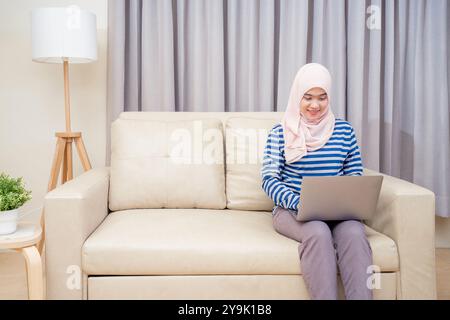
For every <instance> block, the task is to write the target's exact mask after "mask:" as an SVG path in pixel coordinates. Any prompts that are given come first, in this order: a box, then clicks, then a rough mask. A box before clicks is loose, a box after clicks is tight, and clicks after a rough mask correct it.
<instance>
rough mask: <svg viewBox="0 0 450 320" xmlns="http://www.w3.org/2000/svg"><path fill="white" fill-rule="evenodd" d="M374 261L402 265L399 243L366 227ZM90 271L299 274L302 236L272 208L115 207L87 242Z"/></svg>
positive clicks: (85, 260) (385, 266)
mask: <svg viewBox="0 0 450 320" xmlns="http://www.w3.org/2000/svg"><path fill="white" fill-rule="evenodd" d="M366 231H367V234H368V239H369V242H370V245H371V248H372V252H373V260H374V264H375V265H377V266H379V267H380V269H381V271H382V272H389V271H397V270H398V254H397V249H396V246H395V243H394V241H393V240H391V239H390V238H388V237H387V236H385V235H383V234H381V233H378V232H376V231H374V230H372V229H370V228H368V227H367V228H366ZM82 266H83V270H84V272H86V273H87V274H89V275H176V274H178V275H180V274H185V275H198V274H207V275H212V274H216V275H217V274H301V268H300V262H299V257H298V242H296V241H294V240H292V239H290V238H287V237H285V236H283V235H281V234H279V233H277V232H276V231H275V229H274V228H273V226H272V216H271V213H269V212H261V211H259V212H258V211H237V210H228V209H226V210H206V209H145V210H126V211H118V212H113V213H111V214H109V215H108V216H107V218H106V219H105V220H104V221H103V222H102V224H101V225H100V226H99V228H98V229H97V230H95V231H94V233H93V234H92V235H90V236H89V238H88V239H87V240H86V242H85V243H84V246H83V249H82Z"/></svg>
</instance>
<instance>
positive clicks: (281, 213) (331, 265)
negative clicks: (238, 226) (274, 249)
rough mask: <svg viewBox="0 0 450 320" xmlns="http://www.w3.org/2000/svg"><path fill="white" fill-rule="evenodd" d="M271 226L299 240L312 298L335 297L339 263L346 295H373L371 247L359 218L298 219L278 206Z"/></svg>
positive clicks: (307, 284)
mask: <svg viewBox="0 0 450 320" xmlns="http://www.w3.org/2000/svg"><path fill="white" fill-rule="evenodd" d="M273 226H274V228H275V230H276V231H277V232H278V233H280V234H282V235H284V236H286V237H289V238H291V239H293V240H296V241H298V242H300V244H299V246H298V253H299V257H300V264H301V268H302V273H303V279H304V280H305V283H306V286H307V288H308V292H309V295H310V297H311V299H337V268H338V267H339V273H340V275H341V279H342V282H343V285H344V290H345V297H346V299H348V300H353V299H372V290H371V289H369V288H368V287H367V279H368V277H369V276H370V274H368V273H367V268H368V267H369V266H370V265H372V250H371V248H370V245H369V242H368V240H367V236H366V234H365V231H364V225H363V224H362V223H361V222H359V221H356V220H346V221H327V222H324V221H318V220H317V221H308V222H300V221H297V220H296V219H295V217H294V216H293V215H292V213H291V212H290V211H289V210H286V209H284V208H281V207H277V208H275V212H274V216H273Z"/></svg>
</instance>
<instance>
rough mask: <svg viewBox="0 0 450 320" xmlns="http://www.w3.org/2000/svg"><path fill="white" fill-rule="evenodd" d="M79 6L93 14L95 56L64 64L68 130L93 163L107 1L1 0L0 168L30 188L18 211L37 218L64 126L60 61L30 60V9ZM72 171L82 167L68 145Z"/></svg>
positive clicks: (99, 142) (101, 109) (100, 123)
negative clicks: (28, 198)
mask: <svg viewBox="0 0 450 320" xmlns="http://www.w3.org/2000/svg"><path fill="white" fill-rule="evenodd" d="M67 5H78V6H79V7H81V8H82V9H87V10H90V11H92V12H93V13H95V14H96V16H97V29H98V33H97V37H98V60H97V61H96V62H94V63H89V64H72V65H70V68H69V75H70V93H71V117H72V131H81V132H82V133H83V139H84V142H85V145H86V149H87V152H88V154H89V157H90V161H91V164H92V166H93V167H96V166H103V165H104V164H105V141H106V135H105V121H106V44H107V0H72V1H66V0H53V1H52V0H15V1H10V0H0V44H1V48H0V171H5V172H7V173H8V174H10V175H12V176H15V177H17V176H22V177H23V178H24V180H25V182H26V184H27V186H28V187H29V188H30V189H31V190H32V192H33V199H32V201H30V202H29V203H27V204H26V205H25V206H24V210H23V212H31V213H30V215H29V216H27V220H31V221H38V219H39V215H40V211H41V210H40V209H39V208H40V207H41V206H42V203H43V197H44V195H45V193H46V191H47V184H48V179H49V174H50V168H51V163H52V159H53V153H54V149H55V143H56V140H55V136H54V133H55V132H57V131H64V130H65V118H64V91H63V90H64V87H63V69H62V65H61V64H43V63H36V62H33V61H32V60H31V33H30V30H31V27H30V20H31V10H32V9H34V8H37V7H50V6H58V7H59V6H67ZM73 162H74V176H76V175H78V174H79V173H81V172H82V166H81V163H80V161H79V158H78V154H77V152H76V148H73Z"/></svg>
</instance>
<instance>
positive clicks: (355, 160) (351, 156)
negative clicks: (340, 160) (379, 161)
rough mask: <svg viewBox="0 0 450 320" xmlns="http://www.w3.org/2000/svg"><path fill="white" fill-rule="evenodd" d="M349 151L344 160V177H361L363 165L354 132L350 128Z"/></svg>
mask: <svg viewBox="0 0 450 320" xmlns="http://www.w3.org/2000/svg"><path fill="white" fill-rule="evenodd" d="M350 141H351V145H350V150H349V153H348V155H347V157H346V158H345V160H344V175H345V176H361V175H362V174H363V165H362V161H361V153H360V151H359V146H358V142H357V141H356V135H355V130H354V129H353V128H352V129H351V133H350Z"/></svg>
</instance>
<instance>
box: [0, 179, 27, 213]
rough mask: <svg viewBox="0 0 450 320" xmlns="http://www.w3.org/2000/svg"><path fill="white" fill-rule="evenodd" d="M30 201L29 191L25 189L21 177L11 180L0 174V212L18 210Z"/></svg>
mask: <svg viewBox="0 0 450 320" xmlns="http://www.w3.org/2000/svg"><path fill="white" fill-rule="evenodd" d="M30 199H31V191H29V190H26V189H25V185H24V183H23V179H22V177H20V178H12V177H10V176H9V175H7V174H6V173H1V174H0V211H7V210H14V209H17V208H20V207H21V206H22V205H23V204H24V203H25V202H27V201H28V200H30Z"/></svg>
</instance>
